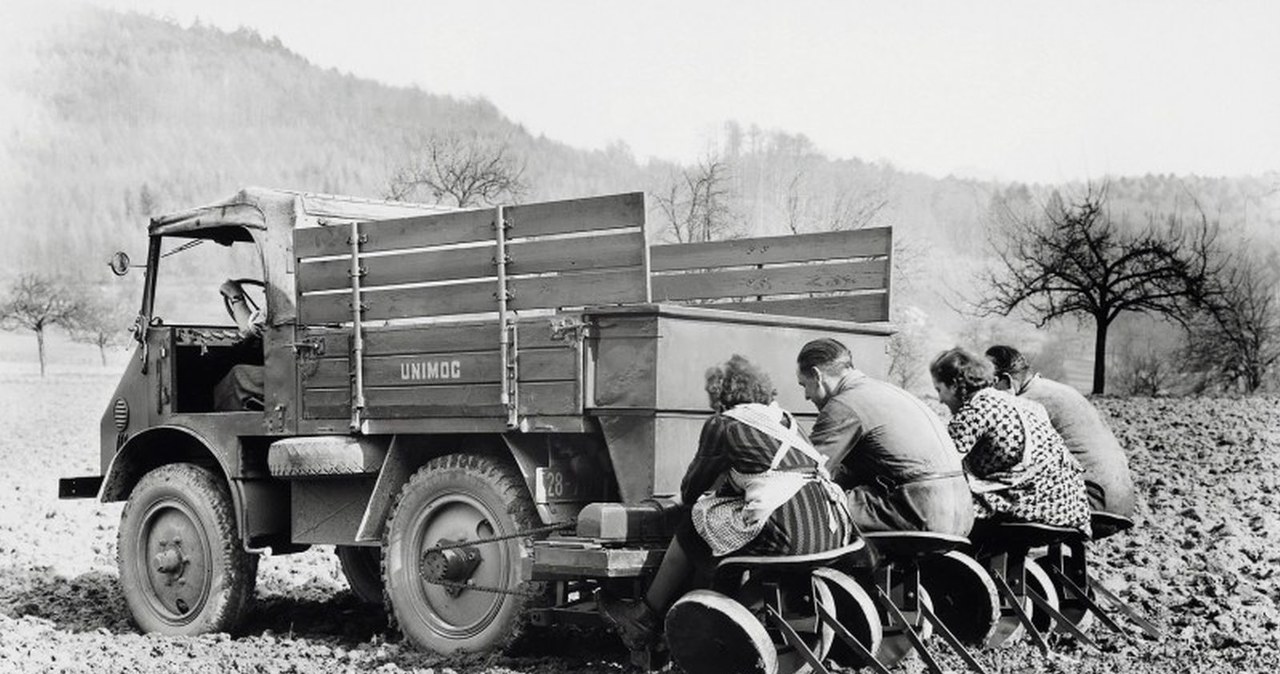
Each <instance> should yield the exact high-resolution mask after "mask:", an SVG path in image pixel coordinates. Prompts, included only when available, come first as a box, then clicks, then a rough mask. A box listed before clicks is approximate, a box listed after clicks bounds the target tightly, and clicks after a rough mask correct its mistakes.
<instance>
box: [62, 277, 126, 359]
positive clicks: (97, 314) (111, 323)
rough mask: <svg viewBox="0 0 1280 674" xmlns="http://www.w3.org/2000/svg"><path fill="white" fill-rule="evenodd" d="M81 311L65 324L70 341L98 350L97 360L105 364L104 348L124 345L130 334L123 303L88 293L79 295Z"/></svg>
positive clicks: (104, 293)
mask: <svg viewBox="0 0 1280 674" xmlns="http://www.w3.org/2000/svg"><path fill="white" fill-rule="evenodd" d="M82 298H83V299H82V305H81V308H80V311H78V312H76V314H75V316H74V317H73V318H72V319H71V320H70V321H68V324H67V326H66V327H67V328H68V330H69V331H70V333H71V339H73V340H75V341H77V342H80V343H82V344H92V345H94V346H96V347H98V357H99V358H100V359H101V360H102V364H103V365H104V366H105V365H106V364H107V347H109V346H116V345H119V344H122V343H124V342H125V341H126V340H125V336H126V335H127V334H128V333H129V330H128V328H129V323H130V319H131V318H132V316H131V315H130V312H129V311H128V309H126V308H125V306H124V302H123V299H122V298H121V297H119V296H113V295H109V294H108V293H107V292H105V291H100V290H93V289H90V290H87V291H85V292H84V293H82Z"/></svg>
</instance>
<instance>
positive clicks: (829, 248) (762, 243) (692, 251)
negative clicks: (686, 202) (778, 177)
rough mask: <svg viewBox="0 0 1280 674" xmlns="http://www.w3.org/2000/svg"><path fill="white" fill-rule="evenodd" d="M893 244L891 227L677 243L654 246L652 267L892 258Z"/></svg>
mask: <svg viewBox="0 0 1280 674" xmlns="http://www.w3.org/2000/svg"><path fill="white" fill-rule="evenodd" d="M891 245H892V242H891V229H890V228H889V227H876V228H872V229H854V230H849V231H843V232H824V233H820V234H800V235H794V234H793V235H789V236H773V237H766V238H759V239H735V240H732V241H712V242H710V243H677V244H668V245H662V246H653V247H652V249H651V251H650V255H651V258H652V260H651V262H650V265H651V269H652V270H653V271H655V272H658V271H673V270H681V269H700V268H707V267H729V266H739V265H749V264H779V263H786V262H803V261H806V260H839V259H847V258H852V257H876V256H884V255H888V254H889V250H890V247H891Z"/></svg>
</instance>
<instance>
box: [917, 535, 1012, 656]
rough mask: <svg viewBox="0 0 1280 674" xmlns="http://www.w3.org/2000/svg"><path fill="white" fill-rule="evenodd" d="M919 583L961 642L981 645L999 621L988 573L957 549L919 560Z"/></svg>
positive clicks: (941, 619) (937, 613) (993, 587)
mask: <svg viewBox="0 0 1280 674" xmlns="http://www.w3.org/2000/svg"><path fill="white" fill-rule="evenodd" d="M920 585H921V586H922V587H924V588H925V589H927V590H928V591H929V598H930V599H932V600H933V611H934V613H935V614H936V615H937V616H938V620H939V621H941V622H942V624H943V625H945V626H946V627H947V629H948V630H950V631H951V633H952V634H953V635H955V637H956V638H957V639H959V640H960V641H963V642H964V643H966V644H970V645H975V646H978V645H982V644H984V643H985V642H986V641H987V639H988V638H989V637H991V635H992V633H993V632H994V631H995V629H996V623H997V622H998V621H999V620H1000V594H999V592H998V591H997V590H996V584H995V581H993V580H992V579H991V574H990V573H987V570H986V569H985V568H983V566H982V565H981V564H979V563H978V561H977V560H975V559H974V558H973V557H970V556H969V555H966V554H965V553H963V552H960V551H959V550H952V551H950V552H947V553H946V554H942V555H929V556H927V557H924V558H922V559H921V560H920Z"/></svg>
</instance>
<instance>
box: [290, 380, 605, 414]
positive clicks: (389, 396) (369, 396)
mask: <svg viewBox="0 0 1280 674" xmlns="http://www.w3.org/2000/svg"><path fill="white" fill-rule="evenodd" d="M501 394H502V385H501V384H452V385H446V386H412V387H378V388H374V387H369V388H366V389H365V404H366V416H367V417H368V418H370V419H412V418H430V417H505V416H506V410H505V409H504V408H503V407H502V404H501ZM350 396H351V394H350V391H348V390H347V389H308V390H306V391H305V392H304V393H303V398H304V404H305V405H306V408H307V410H308V411H309V412H310V413H311V414H310V416H309V418H312V419H341V418H345V417H347V416H348V415H350V413H351V408H350V402H351V398H350ZM579 413H580V409H579V407H578V389H577V385H576V382H534V383H529V384H524V385H522V386H521V387H520V414H521V416H537V415H557V414H565V415H567V414H579Z"/></svg>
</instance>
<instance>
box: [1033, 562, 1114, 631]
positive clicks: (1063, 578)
mask: <svg viewBox="0 0 1280 674" xmlns="http://www.w3.org/2000/svg"><path fill="white" fill-rule="evenodd" d="M1049 575H1051V576H1053V577H1054V578H1056V579H1057V580H1058V581H1059V582H1060V583H1062V584H1063V585H1065V586H1066V587H1067V589H1068V590H1071V592H1073V593H1074V594H1075V595H1076V598H1077V599H1079V600H1080V601H1081V602H1083V603H1084V605H1085V608H1087V609H1088V610H1090V611H1093V614H1094V615H1096V616H1098V619H1099V620H1101V621H1102V624H1103V625H1106V626H1107V628H1108V629H1110V630H1111V631H1112V632H1115V633H1116V634H1119V635H1120V636H1123V637H1125V638H1126V639H1130V640H1132V639H1133V636H1132V635H1131V634H1129V633H1128V632H1126V631H1125V630H1123V629H1121V628H1120V625H1119V624H1118V623H1117V622H1116V621H1114V620H1112V619H1111V616H1109V615H1107V612H1106V611H1103V610H1102V607H1101V606H1099V605H1098V603H1097V602H1095V601H1094V600H1092V599H1090V598H1089V595H1088V594H1087V593H1086V592H1085V591H1084V590H1082V589H1080V586H1078V585H1076V584H1075V583H1073V582H1072V581H1071V579H1070V578H1068V577H1067V574H1065V573H1063V572H1062V571H1061V570H1060V569H1055V568H1053V567H1049ZM1096 584H1097V583H1091V585H1096Z"/></svg>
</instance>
